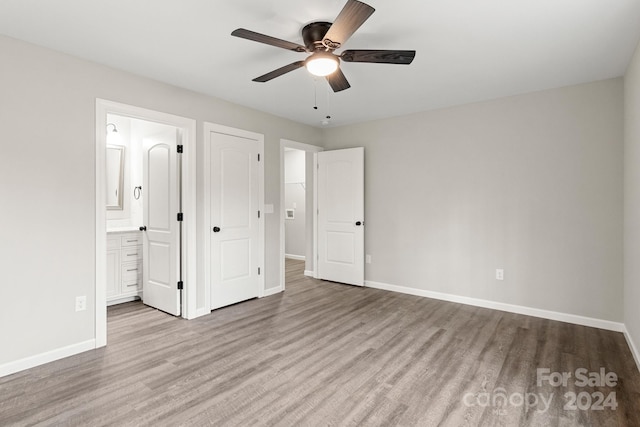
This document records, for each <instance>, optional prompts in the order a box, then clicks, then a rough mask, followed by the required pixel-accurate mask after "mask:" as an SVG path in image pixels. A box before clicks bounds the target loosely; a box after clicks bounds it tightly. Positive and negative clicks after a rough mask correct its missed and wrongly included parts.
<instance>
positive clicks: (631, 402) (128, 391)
mask: <svg viewBox="0 0 640 427" xmlns="http://www.w3.org/2000/svg"><path fill="white" fill-rule="evenodd" d="M303 268H304V266H303V263H302V262H299V261H289V260H288V261H287V290H286V292H285V293H282V294H278V295H273V296H270V297H267V298H263V299H260V300H251V301H247V302H245V303H242V304H237V305H234V306H231V307H227V308H223V309H220V310H216V311H214V312H213V313H211V315H208V316H204V317H202V318H199V319H196V320H191V321H186V320H182V319H178V318H174V317H171V316H169V315H167V314H164V313H162V312H159V311H157V310H153V309H150V308H148V307H145V306H144V305H142V304H141V303H127V304H121V305H118V306H113V307H110V308H109V321H108V334H109V335H108V342H109V344H108V346H107V347H106V348H103V349H99V350H95V351H90V352H86V353H83V354H80V355H77V356H73V357H69V358H66V359H63V360H60V361H56V362H53V363H49V364H47V365H44V366H40V367H37V368H34V369H30V370H28V371H24V372H20V373H17V374H14V375H11V376H7V377H4V378H0V425H2V426H13V425H19V426H23V425H64V426H66V425H73V426H76V425H77V426H97V425H114V426H129V425H132V426H133V425H135V426H138V425H149V426H177V425H216V426H218V425H220V426H250V425H258V426H262V425H265V426H267V425H268V426H271V425H274V426H325V425H327V426H329V425H330V426H334V425H335V426H359V425H379V426H391V425H403V426H436V425H443V426H494V425H496V426H640V373H639V372H638V370H637V367H636V366H635V364H634V361H633V358H632V356H631V353H630V351H629V349H628V347H627V344H626V342H625V339H624V337H623V336H622V334H620V333H615V332H609V331H604V330H600V329H595V328H587V327H582V326H576V325H571V324H567V323H561V322H555V321H550V320H544V319H539V318H535V317H528V316H522V315H515V314H510V313H505V312H500V311H494V310H488V309H482V308H476V307H470V306H465V305H461V304H454V303H447V302H441V301H436V300H432V299H428V298H420V297H414V296H409V295H403V294H397V293H392V292H386V291H381V290H377V289H369V288H358V287H353V286H347V285H340V284H336V283H329V282H322V281H317V280H314V279H311V278H308V277H304V276H303V275H302V271H303ZM537 368H549V370H550V372H571V373H572V378H569V379H568V382H567V384H566V386H564V385H561V386H559V387H552V386H551V385H550V384H549V383H548V382H547V381H544V382H543V384H542V385H541V386H538V384H537V375H536V369H537ZM578 368H586V369H587V370H588V371H589V372H599V370H600V368H604V369H605V370H606V372H610V371H612V372H615V373H616V374H617V376H618V381H617V385H615V386H612V387H607V386H604V387H600V386H586V387H580V386H579V385H577V384H576V378H575V376H574V373H575V370H576V369H578ZM598 392H601V393H603V396H608V395H609V393H610V392H615V396H616V402H617V408H616V409H615V410H612V409H610V408H605V409H603V410H587V409H584V410H580V409H576V410H571V409H565V408H564V406H565V404H566V403H567V402H568V401H567V400H566V399H565V396H564V395H565V393H576V395H579V394H580V393H582V397H581V399H582V400H581V401H579V402H578V403H579V404H580V405H582V406H583V407H585V405H586V404H587V403H594V402H595V401H596V400H598V398H599V395H598V394H597V393H598ZM527 393H529V394H528V395H527ZM594 393H595V394H594ZM534 396H535V399H538V405H537V406H533V403H535V402H536V400H534ZM594 396H595V397H594ZM523 397H525V398H526V400H527V402H529V407H527V405H526V404H523V401H522V398H523ZM541 398H543V399H545V401H549V402H550V403H549V405H548V407H546V406H545V405H544V404H543V403H542V401H540V400H539V399H541ZM569 403H570V402H569ZM609 403H611V401H610V402H609ZM501 404H503V405H502V406H501ZM545 408H547V409H546V410H544V409H545Z"/></svg>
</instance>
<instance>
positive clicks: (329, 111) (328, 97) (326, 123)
mask: <svg viewBox="0 0 640 427" xmlns="http://www.w3.org/2000/svg"><path fill="white" fill-rule="evenodd" d="M330 97H331V91H329V90H328V89H327V115H326V116H325V118H324V120H322V125H323V126H326V125H328V124H329V120H331V102H330V101H331V98H330Z"/></svg>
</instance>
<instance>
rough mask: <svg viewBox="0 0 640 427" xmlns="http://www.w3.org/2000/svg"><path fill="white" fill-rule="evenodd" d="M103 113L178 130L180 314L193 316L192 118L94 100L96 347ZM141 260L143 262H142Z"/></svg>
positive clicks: (103, 232)
mask: <svg viewBox="0 0 640 427" xmlns="http://www.w3.org/2000/svg"><path fill="white" fill-rule="evenodd" d="M107 114H117V115H119V116H124V117H130V118H135V119H140V120H146V121H150V122H157V123H162V124H166V125H170V126H175V127H177V128H179V129H181V131H182V145H183V146H184V153H183V154H182V206H183V211H184V212H183V213H184V222H183V223H182V269H183V270H182V278H183V279H182V280H183V281H184V291H183V293H182V308H183V310H182V317H184V318H186V319H193V318H195V317H197V315H196V284H197V281H196V121H195V120H194V119H189V118H186V117H180V116H175V115H173V114H167V113H162V112H159V111H154V110H147V109H145V108H140V107H135V106H132V105H127V104H121V103H118V102H113V101H108V100H104V99H99V98H97V99H96V164H95V169H96V177H95V182H96V204H95V208H96V251H95V254H96V259H95V262H96V265H95V267H96V277H95V285H96V287H95V314H96V317H95V334H96V348H98V347H103V346H105V345H106V344H107V289H106V277H107V265H106V260H107V240H106V239H107V214H106V212H107V210H106V206H105V205H106V194H105V191H106V190H105V184H106V170H105V169H106V168H105V166H106V165H105V161H106V159H105V158H106V139H107V131H106V127H107ZM143 262H144V261H143Z"/></svg>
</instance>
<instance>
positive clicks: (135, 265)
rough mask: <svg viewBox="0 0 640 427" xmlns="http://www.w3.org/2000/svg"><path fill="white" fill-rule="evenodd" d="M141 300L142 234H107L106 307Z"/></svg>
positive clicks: (136, 232) (137, 232)
mask: <svg viewBox="0 0 640 427" xmlns="http://www.w3.org/2000/svg"><path fill="white" fill-rule="evenodd" d="M139 298H142V233H141V232H139V231H130V232H110V233H107V305H113V304H120V303H123V302H127V301H133V300H135V299H139Z"/></svg>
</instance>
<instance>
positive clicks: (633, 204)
mask: <svg viewBox="0 0 640 427" xmlns="http://www.w3.org/2000/svg"><path fill="white" fill-rule="evenodd" d="M624 141H625V144H624V173H625V174H624V198H625V200H624V202H625V203H624V322H625V325H626V327H627V331H628V332H629V336H630V337H631V339H632V341H633V343H634V344H635V346H636V357H638V356H640V353H638V350H640V347H639V346H640V45H639V47H638V48H636V52H635V55H634V56H633V59H632V61H631V64H630V65H629V68H628V69H627V73H626V75H625V78H624ZM638 363H640V360H638Z"/></svg>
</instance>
